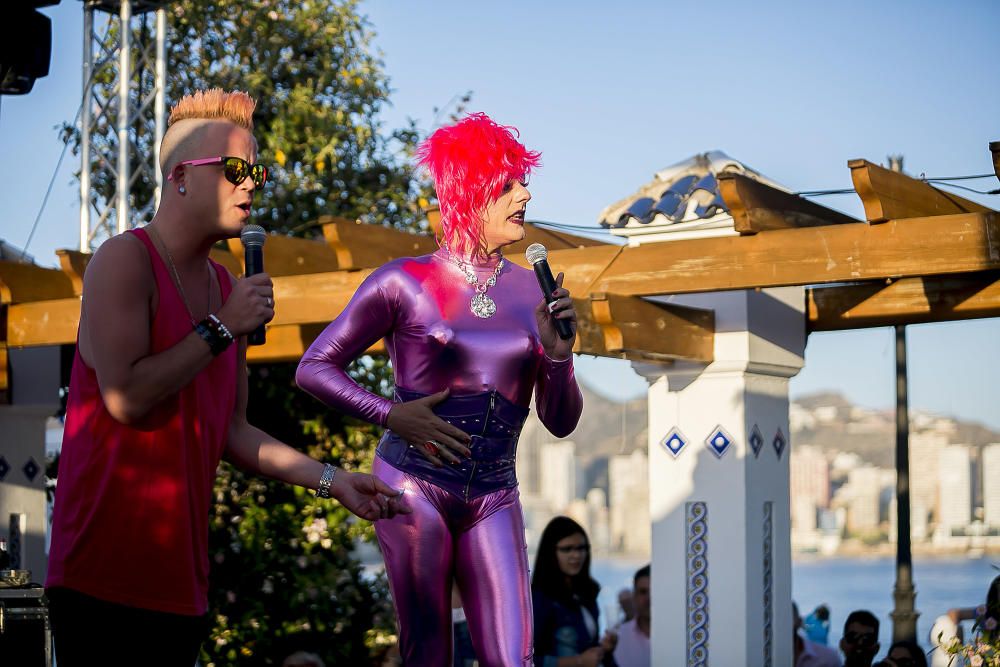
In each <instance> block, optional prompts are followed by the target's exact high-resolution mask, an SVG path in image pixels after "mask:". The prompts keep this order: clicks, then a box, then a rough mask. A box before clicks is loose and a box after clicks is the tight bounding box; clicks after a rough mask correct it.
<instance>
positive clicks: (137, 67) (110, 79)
mask: <svg viewBox="0 0 1000 667" xmlns="http://www.w3.org/2000/svg"><path fill="white" fill-rule="evenodd" d="M168 4H170V2H167V1H164V2H154V1H151V0H120V1H110V0H84V8H83V103H82V108H81V109H82V110H81V114H80V153H81V168H80V250H81V251H83V252H89V251H90V250H91V249H93V248H95V247H96V246H98V245H100V244H101V243H102V242H103V241H104V240H105V239H107V238H109V237H111V236H114V235H115V234H117V233H120V232H123V231H125V230H126V229H130V228H132V227H135V226H136V225H137V224H139V223H140V222H142V221H146V220H148V219H149V218H150V217H152V214H153V213H154V211H155V209H156V204H157V203H158V202H159V198H160V188H161V186H162V183H161V176H160V170H159V167H158V164H159V150H160V140H161V139H162V138H163V133H164V130H165V123H166V118H165V92H166V91H165V87H166V30H167V17H166V11H165V7H166V6H167V5H168ZM101 14H103V15H106V17H107V20H106V21H104V20H101V18H100V17H99V15H101Z"/></svg>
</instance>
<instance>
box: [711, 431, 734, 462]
mask: <svg viewBox="0 0 1000 667" xmlns="http://www.w3.org/2000/svg"><path fill="white" fill-rule="evenodd" d="M733 442H734V440H733V436H731V435H729V433H728V432H727V431H726V429H724V428H722V426H721V425H719V426H716V427H715V430H714V431H712V434H711V435H710V436H708V437H707V438H705V445H707V446H708V448H709V449H710V450H712V453H713V454H715V455H716V456H717V457H718V458H720V459H721V458H722V457H723V456H725V455H726V452H728V451H729V449H730V447H732V446H733Z"/></svg>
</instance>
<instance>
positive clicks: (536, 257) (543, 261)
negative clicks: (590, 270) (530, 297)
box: [524, 243, 573, 340]
mask: <svg viewBox="0 0 1000 667" xmlns="http://www.w3.org/2000/svg"><path fill="white" fill-rule="evenodd" d="M524 256H525V257H527V258H528V263H529V264H531V266H532V267H534V269H535V277H536V278H538V286H539V287H541V288H542V295H543V296H544V297H545V303H552V302H553V301H555V300H556V299H555V297H553V296H552V292H554V291H555V289H556V288H557V287H558V285H557V284H556V279H555V278H553V277H552V269H550V268H549V261H548V256H549V251H548V250H546V249H545V246H543V245H542V244H541V243H532V244H531V245H529V246H528V249H527V250H526V251H525V252H524ZM552 320H553V321H554V322H555V326H556V332H558V334H559V337H560V338H562V339H563V340H569V339H570V338H572V337H573V330H572V329H570V326H569V322H568V321H566V320H560V319H558V318H557V317H555V314H553V317H552Z"/></svg>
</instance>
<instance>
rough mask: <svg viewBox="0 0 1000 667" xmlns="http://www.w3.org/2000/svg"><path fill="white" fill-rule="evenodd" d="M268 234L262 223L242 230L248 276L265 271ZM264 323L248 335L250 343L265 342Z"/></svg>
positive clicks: (245, 272) (261, 343)
mask: <svg viewBox="0 0 1000 667" xmlns="http://www.w3.org/2000/svg"><path fill="white" fill-rule="evenodd" d="M266 240H267V234H266V233H265V232H264V228H263V227H261V226H260V225H247V226H246V227H244V228H243V231H242V232H240V241H242V242H243V251H244V254H243V266H244V267H245V268H244V270H243V274H244V275H245V276H247V277H249V276H254V275H257V274H258V273H263V271H264V241H266ZM264 338H265V334H264V325H263V324H261V325H260V326H259V327H257V328H256V329H254V330H253V331H251V332H250V335H248V336H247V344H248V345H263V344H264Z"/></svg>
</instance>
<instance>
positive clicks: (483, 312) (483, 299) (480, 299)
mask: <svg viewBox="0 0 1000 667" xmlns="http://www.w3.org/2000/svg"><path fill="white" fill-rule="evenodd" d="M469 309H470V310H471V311H472V314H473V315H475V316H476V317H480V318H482V319H484V320H485V319H487V318H489V317H493V315H494V313H496V312H497V304H496V303H495V302H494V301H493V299H491V298H490V297H488V296H486V295H485V294H476V296H474V297H472V302H471V303H470V304H469Z"/></svg>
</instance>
